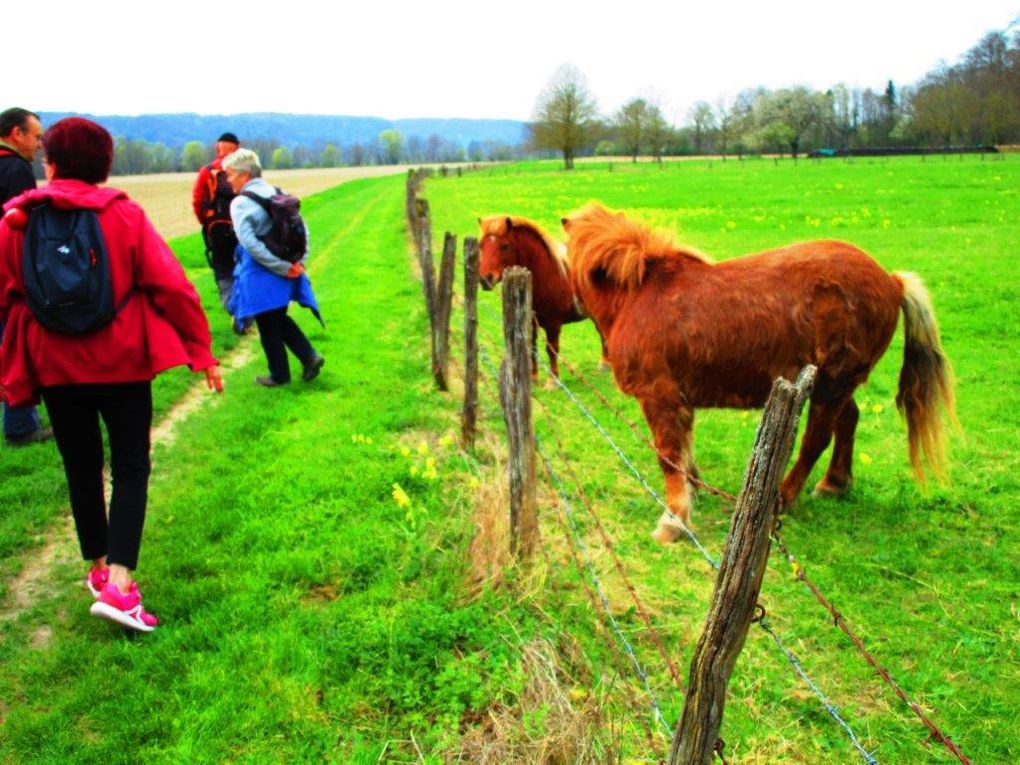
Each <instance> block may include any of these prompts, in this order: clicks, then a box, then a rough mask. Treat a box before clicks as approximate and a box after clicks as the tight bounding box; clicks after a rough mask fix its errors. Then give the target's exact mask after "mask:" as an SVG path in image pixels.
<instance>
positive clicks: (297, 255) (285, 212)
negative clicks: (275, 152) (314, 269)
mask: <svg viewBox="0 0 1020 765" xmlns="http://www.w3.org/2000/svg"><path fill="white" fill-rule="evenodd" d="M241 193H242V194H244V195H245V196H246V197H248V199H252V200H254V201H256V202H258V204H259V206H260V207H261V208H262V209H263V210H265V211H266V213H268V215H269V220H270V222H271V223H272V224H273V227H272V228H271V229H269V233H268V234H266V235H265V236H260V237H259V239H261V240H262V242H263V244H265V245H266V247H268V248H269V251H270V252H271V253H273V254H274V255H275V256H276V257H278V258H280V260H286V261H288V262H289V263H297V262H298V261H299V260H301V258H303V257H304V256H305V253H306V252H307V251H308V229H307V228H305V221H304V218H302V217H301V200H300V199H298V198H297V197H296V196H294V195H293V194H284V193H283V191H281V190H280V189H279V188H277V189H276V193H275V194H274V195H273V196H271V197H270V198H269V199H265V198H263V197H260V196H259V195H258V194H256V193H254V192H252V191H242V192H241Z"/></svg>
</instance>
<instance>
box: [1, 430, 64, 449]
mask: <svg viewBox="0 0 1020 765" xmlns="http://www.w3.org/2000/svg"><path fill="white" fill-rule="evenodd" d="M51 438H53V428H36V429H35V430H33V431H32V432H31V433H25V434H24V435H20V436H6V437H5V438H4V440H5V441H7V445H8V446H28V445H29V444H37V443H39V442H40V441H49V440H50V439H51Z"/></svg>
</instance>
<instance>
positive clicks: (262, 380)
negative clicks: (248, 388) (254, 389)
mask: <svg viewBox="0 0 1020 765" xmlns="http://www.w3.org/2000/svg"><path fill="white" fill-rule="evenodd" d="M255 384H256V385H261V386H262V387H263V388H278V387H280V386H281V385H286V384H287V383H282V382H277V381H276V380H274V379H273V378H272V377H271V376H270V375H266V376H265V377H262V376H261V375H260V376H259V377H256V378H255Z"/></svg>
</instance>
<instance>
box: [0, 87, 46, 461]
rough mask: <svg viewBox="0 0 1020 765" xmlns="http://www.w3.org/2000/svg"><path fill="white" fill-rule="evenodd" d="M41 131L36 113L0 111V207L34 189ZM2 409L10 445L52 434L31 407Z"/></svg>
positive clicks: (5, 437)
mask: <svg viewBox="0 0 1020 765" xmlns="http://www.w3.org/2000/svg"><path fill="white" fill-rule="evenodd" d="M42 134H43V130H42V124H41V123H40V122H39V115H38V114H34V113H33V112H30V111H28V110H27V109H20V108H18V107H15V108H13V109H8V110H7V111H5V112H3V113H2V114H0V206H2V205H4V204H5V203H6V202H7V201H8V200H10V199H13V198H14V197H16V196H18V195H19V194H21V193H22V192H23V191H27V190H28V189H34V188H35V174H34V173H33V172H32V160H33V159H35V155H36V152H37V151H39V142H40V139H41V138H42ZM2 340H3V324H2V323H0V341H2ZM3 411H4V414H3V420H4V440H6V442H7V443H8V444H9V445H11V446H25V445H26V444H31V443H36V442H38V441H45V440H46V439H47V438H51V437H52V436H53V430H52V429H51V428H41V427H39V413H38V412H36V410H35V407H34V406H20V407H8V406H7V404H6V403H5V404H4V405H3Z"/></svg>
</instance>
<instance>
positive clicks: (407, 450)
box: [400, 446, 411, 457]
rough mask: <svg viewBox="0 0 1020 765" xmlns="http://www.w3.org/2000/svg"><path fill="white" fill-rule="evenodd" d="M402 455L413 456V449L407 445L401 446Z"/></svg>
mask: <svg viewBox="0 0 1020 765" xmlns="http://www.w3.org/2000/svg"><path fill="white" fill-rule="evenodd" d="M400 456H401V457H410V456H411V449H410V448H409V447H407V446H401V447H400Z"/></svg>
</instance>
